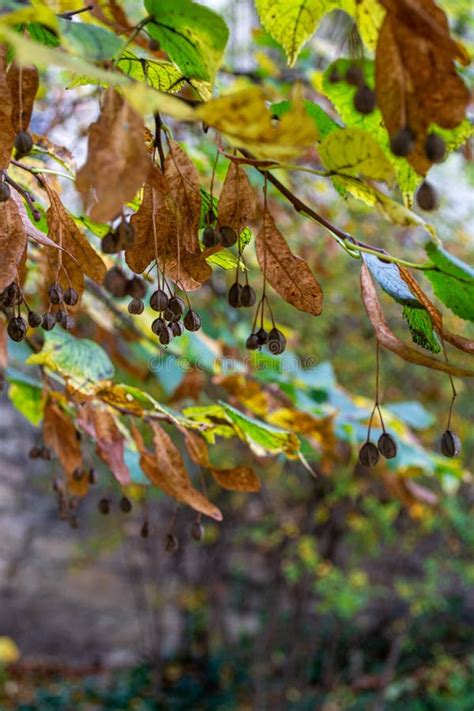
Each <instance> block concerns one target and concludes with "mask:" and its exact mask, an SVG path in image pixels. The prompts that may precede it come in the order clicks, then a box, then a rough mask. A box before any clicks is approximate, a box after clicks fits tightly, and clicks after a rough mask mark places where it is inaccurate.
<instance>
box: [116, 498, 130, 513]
mask: <svg viewBox="0 0 474 711" xmlns="http://www.w3.org/2000/svg"><path fill="white" fill-rule="evenodd" d="M119 506H120V511H122V512H123V513H130V511H131V510H132V502H131V501H130V499H129V498H128V497H127V496H122V498H121V499H120V504H119Z"/></svg>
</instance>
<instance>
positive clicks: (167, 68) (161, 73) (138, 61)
mask: <svg viewBox="0 0 474 711" xmlns="http://www.w3.org/2000/svg"><path fill="white" fill-rule="evenodd" d="M117 67H118V68H119V69H120V71H122V72H123V73H124V74H127V75H128V76H130V77H132V79H135V80H136V81H141V82H144V83H145V84H148V86H151V87H153V89H157V90H158V91H171V90H173V91H179V90H180V89H181V88H182V87H183V84H184V77H183V73H182V72H181V70H180V69H178V67H176V66H175V65H174V64H172V63H171V62H166V61H165V60H161V61H159V60H155V59H145V58H144V57H137V56H136V55H135V54H133V52H129V51H127V52H124V53H123V54H122V56H121V57H120V59H119V60H118V62H117Z"/></svg>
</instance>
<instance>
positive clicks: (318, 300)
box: [255, 213, 323, 316]
mask: <svg viewBox="0 0 474 711" xmlns="http://www.w3.org/2000/svg"><path fill="white" fill-rule="evenodd" d="M255 247H256V252H257V259H258V263H259V266H260V269H261V270H262V272H264V273H266V277H267V280H268V282H269V283H270V284H271V285H272V287H273V288H274V289H275V291H276V292H277V293H278V294H280V296H281V297H282V298H283V299H285V301H287V302H288V303H289V304H291V305H292V306H294V307H295V308H297V309H299V310H300V311H306V312H307V313H310V314H313V316H319V314H320V313H321V310H322V306H323V292H322V289H321V287H320V286H319V284H318V282H317V281H316V279H315V278H314V276H313V274H312V273H311V270H310V268H309V266H308V265H307V263H306V262H305V261H304V259H301V257H297V256H296V255H294V254H293V253H292V252H291V251H290V248H289V247H288V245H287V243H286V241H285V238H284V237H283V235H282V234H281V232H279V230H278V229H277V227H276V225H275V222H274V220H273V217H272V216H271V215H270V214H269V213H266V214H265V216H264V220H263V227H262V229H261V230H260V232H259V233H258V234H257V237H256V241H255Z"/></svg>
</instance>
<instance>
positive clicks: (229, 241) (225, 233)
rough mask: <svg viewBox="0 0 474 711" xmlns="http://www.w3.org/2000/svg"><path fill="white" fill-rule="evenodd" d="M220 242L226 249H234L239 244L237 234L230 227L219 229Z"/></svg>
mask: <svg viewBox="0 0 474 711" xmlns="http://www.w3.org/2000/svg"><path fill="white" fill-rule="evenodd" d="M218 240H219V242H220V243H221V244H222V245H223V246H224V247H232V245H233V244H235V243H236V242H237V232H236V231H235V230H234V229H233V228H232V227H229V226H228V225H223V226H222V227H219V229H218Z"/></svg>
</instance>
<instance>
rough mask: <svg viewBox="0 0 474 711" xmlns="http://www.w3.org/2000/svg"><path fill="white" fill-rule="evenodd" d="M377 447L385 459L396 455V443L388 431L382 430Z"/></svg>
mask: <svg viewBox="0 0 474 711" xmlns="http://www.w3.org/2000/svg"><path fill="white" fill-rule="evenodd" d="M377 449H378V450H379V452H380V454H381V455H382V456H383V457H385V459H394V458H395V457H396V456H397V452H398V445H397V441H396V439H395V437H393V435H391V434H390V433H389V432H382V434H381V435H380V437H379V439H378V442H377Z"/></svg>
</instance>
